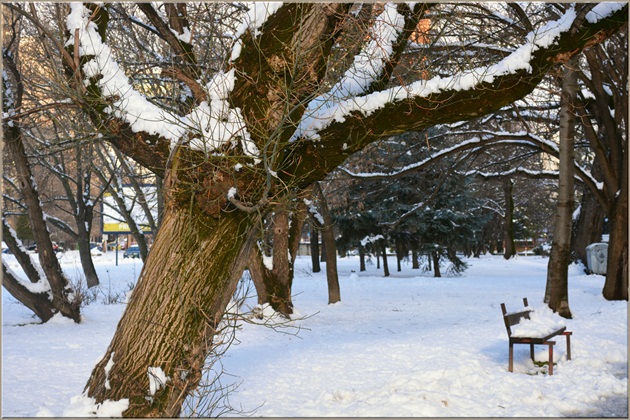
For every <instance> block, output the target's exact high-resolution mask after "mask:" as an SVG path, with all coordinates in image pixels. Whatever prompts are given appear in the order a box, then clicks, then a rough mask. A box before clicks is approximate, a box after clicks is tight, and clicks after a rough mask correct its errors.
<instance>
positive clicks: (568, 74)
mask: <svg viewBox="0 0 630 420" xmlns="http://www.w3.org/2000/svg"><path fill="white" fill-rule="evenodd" d="M577 65H578V62H577V59H575V58H574V59H571V60H569V62H568V63H567V64H566V65H565V67H564V77H563V80H562V103H561V106H560V176H559V188H558V205H557V210H556V220H555V229H554V235H553V242H552V248H551V255H550V257H549V265H548V268H547V287H546V292H545V299H544V301H545V302H546V303H547V304H548V305H549V307H550V308H551V309H552V310H553V311H554V312H557V313H558V314H559V315H561V316H563V317H565V318H571V310H570V309H569V287H568V285H569V271H568V270H569V264H570V263H571V226H572V222H573V220H572V215H573V206H574V202H575V198H574V194H575V192H574V188H573V185H574V181H573V176H574V175H573V173H574V169H573V168H574V157H573V154H574V150H573V148H574V147H573V145H574V142H575V119H576V118H575V103H576V98H577V71H576V68H577Z"/></svg>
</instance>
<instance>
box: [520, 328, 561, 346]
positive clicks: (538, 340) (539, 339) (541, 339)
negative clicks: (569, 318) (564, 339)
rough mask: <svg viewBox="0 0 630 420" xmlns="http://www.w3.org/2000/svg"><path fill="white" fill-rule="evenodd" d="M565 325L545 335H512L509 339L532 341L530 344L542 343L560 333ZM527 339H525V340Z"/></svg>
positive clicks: (524, 341) (522, 341) (523, 341)
mask: <svg viewBox="0 0 630 420" xmlns="http://www.w3.org/2000/svg"><path fill="white" fill-rule="evenodd" d="M566 329H567V327H562V328H560V329H559V330H558V331H554V332H552V333H551V334H549V335H547V336H545V337H514V336H510V341H512V342H513V343H532V344H543V343H544V342H545V341H548V340H549V339H550V338H551V337H555V336H556V335H561V334H563V333H564V331H565V330H566ZM526 340H527V341H526Z"/></svg>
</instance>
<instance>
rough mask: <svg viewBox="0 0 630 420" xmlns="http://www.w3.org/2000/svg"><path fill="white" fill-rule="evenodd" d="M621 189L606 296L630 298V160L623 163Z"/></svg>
mask: <svg viewBox="0 0 630 420" xmlns="http://www.w3.org/2000/svg"><path fill="white" fill-rule="evenodd" d="M623 165H624V169H623V171H622V177H621V180H622V182H621V190H620V192H619V196H618V197H617V199H616V200H615V202H614V204H613V207H612V211H611V213H612V215H611V220H610V226H611V228H612V229H611V230H610V239H609V242H608V262H607V266H606V283H605V284H604V290H603V294H604V298H605V299H607V300H628V162H627V160H625V161H624V163H623Z"/></svg>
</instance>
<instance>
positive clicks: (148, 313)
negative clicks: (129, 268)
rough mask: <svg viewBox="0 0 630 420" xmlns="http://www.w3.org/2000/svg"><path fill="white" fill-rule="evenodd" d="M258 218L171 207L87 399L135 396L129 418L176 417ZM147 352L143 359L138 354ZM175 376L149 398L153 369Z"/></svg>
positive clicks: (209, 344) (197, 376) (195, 380)
mask: <svg viewBox="0 0 630 420" xmlns="http://www.w3.org/2000/svg"><path fill="white" fill-rule="evenodd" d="M255 226H256V216H254V215H253V214H244V213H243V212H240V211H234V212H229V213H228V212H222V213H221V214H220V215H219V216H218V217H217V218H213V217H211V216H207V215H205V214H204V213H203V212H199V211H191V210H189V209H188V208H187V206H183V208H179V207H173V206H170V207H168V208H167V209H166V210H165V214H164V220H163V222H162V223H161V227H160V232H159V234H158V237H157V238H156V241H155V244H154V247H153V250H152V251H151V255H150V256H149V258H148V259H147V262H146V263H145V265H144V267H143V269H142V273H141V275H140V279H139V281H138V284H137V286H136V288H135V289H134V292H133V294H132V296H131V300H130V302H129V305H128V307H127V309H126V311H125V313H124V314H123V317H122V319H121V320H120V322H119V324H118V327H117V329H116V334H115V335H114V338H113V340H112V342H111V344H110V345H109V347H108V349H107V351H106V353H105V355H104V357H103V358H102V359H101V361H100V362H99V363H98V364H97V365H96V367H95V368H94V370H93V371H92V375H91V377H90V379H89V381H88V383H87V385H86V388H85V389H86V392H87V395H88V396H89V397H93V398H95V399H96V402H97V403H101V402H103V401H104V400H108V399H109V400H113V401H118V400H121V399H125V398H126V399H129V407H128V409H127V410H126V411H124V413H123V414H124V415H125V416H126V417H176V416H178V415H179V413H180V410H181V406H182V402H183V400H184V398H185V397H186V395H187V394H188V393H189V392H190V391H191V390H193V389H195V388H196V387H197V385H198V383H199V380H200V379H201V370H202V368H203V366H204V360H205V358H206V355H207V354H208V352H209V351H210V349H211V348H212V346H213V339H214V335H215V332H216V331H217V327H218V326H219V323H220V321H221V319H222V317H223V313H224V310H225V308H226V306H227V304H228V302H229V300H230V299H231V297H232V296H233V294H234V291H235V289H236V286H237V283H238V280H239V278H240V277H241V275H242V272H243V269H244V265H245V263H246V262H247V257H248V256H249V255H250V253H251V244H252V242H253V238H254V235H253V233H254V232H255ZM139 355H142V357H138V356H139ZM151 367H153V368H159V369H161V370H162V371H163V372H164V373H165V374H166V376H168V377H169V378H170V379H169V380H168V381H167V383H166V386H165V388H162V389H160V390H159V391H157V392H156V393H155V395H153V396H152V398H151V399H150V400H148V399H147V398H146V397H147V396H148V395H149V374H148V372H149V368H151Z"/></svg>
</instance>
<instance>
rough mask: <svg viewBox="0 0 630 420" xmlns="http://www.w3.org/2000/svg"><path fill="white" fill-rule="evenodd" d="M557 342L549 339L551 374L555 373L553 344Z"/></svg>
mask: <svg viewBox="0 0 630 420" xmlns="http://www.w3.org/2000/svg"><path fill="white" fill-rule="evenodd" d="M554 344H556V343H555V342H553V341H548V342H547V345H548V346H549V376H551V375H553V345H554Z"/></svg>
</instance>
